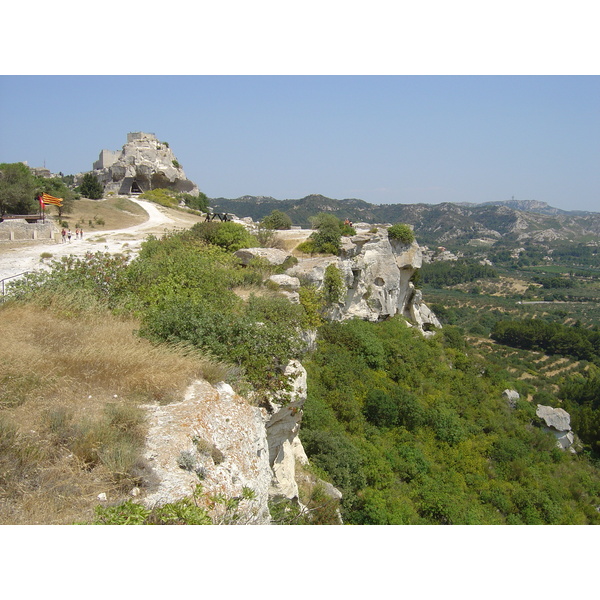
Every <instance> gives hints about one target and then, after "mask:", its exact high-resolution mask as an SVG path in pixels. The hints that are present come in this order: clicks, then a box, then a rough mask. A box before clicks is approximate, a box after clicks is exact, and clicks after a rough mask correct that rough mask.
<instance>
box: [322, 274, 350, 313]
mask: <svg viewBox="0 0 600 600" xmlns="http://www.w3.org/2000/svg"><path fill="white" fill-rule="evenodd" d="M345 291H346V288H345V286H344V282H343V280H342V274H341V273H340V270H339V269H338V268H337V267H336V266H335V265H333V264H331V265H328V266H327V268H326V269H325V275H324V277H323V297H324V300H325V303H326V304H328V305H331V304H337V303H338V302H341V301H342V300H343V299H344V292H345Z"/></svg>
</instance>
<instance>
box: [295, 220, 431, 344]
mask: <svg viewBox="0 0 600 600" xmlns="http://www.w3.org/2000/svg"><path fill="white" fill-rule="evenodd" d="M331 264H334V265H336V266H337V268H338V269H339V270H340V273H341V275H342V278H343V282H344V287H345V294H344V297H343V299H342V301H340V302H339V303H338V304H336V305H335V306H333V307H331V309H330V314H329V317H330V318H331V319H332V320H338V321H342V320H345V319H351V318H360V319H365V320H368V321H380V320H383V319H386V318H388V317H393V316H395V315H401V316H403V317H405V318H406V319H408V320H409V321H410V322H412V323H413V324H414V325H415V326H416V327H418V328H419V329H420V330H421V331H422V332H423V333H424V334H425V335H429V334H430V332H429V329H430V328H432V327H435V328H441V324H440V322H439V321H438V319H437V317H436V316H435V314H434V313H433V312H432V311H431V310H430V309H429V308H428V307H427V305H426V304H425V303H424V302H423V298H422V295H421V292H420V291H419V290H416V289H415V287H414V285H413V283H412V282H411V281H410V280H411V278H412V276H413V275H414V273H415V272H416V270H417V269H419V268H420V267H421V265H422V255H421V250H420V248H419V245H418V244H417V243H416V242H413V243H412V244H402V243H401V242H398V241H396V240H390V239H389V238H388V235H387V231H386V230H379V231H378V232H377V233H360V234H358V235H355V236H352V237H350V238H343V241H342V251H341V253H340V256H339V257H338V256H327V257H317V258H309V259H303V260H300V261H299V262H298V264H297V265H295V266H293V267H291V268H290V269H288V270H287V271H286V273H287V274H288V275H290V276H293V277H298V278H304V279H308V280H309V281H311V282H312V283H313V284H315V285H316V286H317V287H319V288H320V287H322V286H323V279H324V276H325V270H326V268H327V267H328V266H329V265H331Z"/></svg>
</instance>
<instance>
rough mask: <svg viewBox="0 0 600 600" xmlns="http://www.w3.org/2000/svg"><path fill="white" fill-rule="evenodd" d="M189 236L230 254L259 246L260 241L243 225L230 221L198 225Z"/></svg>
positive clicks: (191, 230)
mask: <svg viewBox="0 0 600 600" xmlns="http://www.w3.org/2000/svg"><path fill="white" fill-rule="evenodd" d="M189 235H190V236H191V237H193V238H196V239H200V240H203V241H204V242H207V243H209V244H213V245H215V246H219V247H221V248H223V249H225V250H227V251H228V252H235V251H236V250H240V249H241V248H252V247H256V246H258V240H257V239H256V238H255V237H254V236H253V235H252V234H250V233H249V232H248V230H247V229H246V228H245V227H244V226H243V225H240V224H239V223H231V222H230V221H226V222H217V221H208V222H204V223H196V224H195V225H194V226H193V227H192V228H191V229H190V231H189Z"/></svg>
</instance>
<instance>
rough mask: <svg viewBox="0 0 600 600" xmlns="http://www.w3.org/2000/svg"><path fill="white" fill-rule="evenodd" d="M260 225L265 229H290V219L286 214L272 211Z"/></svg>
mask: <svg viewBox="0 0 600 600" xmlns="http://www.w3.org/2000/svg"><path fill="white" fill-rule="evenodd" d="M262 224H263V226H264V227H266V228H267V229H291V227H292V219H291V218H290V216H289V215H287V214H286V213H284V212H281V211H280V210H274V211H273V212H272V213H271V214H270V215H267V216H266V217H265V218H264V219H263V220H262Z"/></svg>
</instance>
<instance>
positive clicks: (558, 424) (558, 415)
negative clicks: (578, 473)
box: [535, 404, 575, 452]
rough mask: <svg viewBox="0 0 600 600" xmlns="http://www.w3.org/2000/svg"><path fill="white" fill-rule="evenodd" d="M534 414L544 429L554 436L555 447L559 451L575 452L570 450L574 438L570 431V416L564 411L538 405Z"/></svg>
mask: <svg viewBox="0 0 600 600" xmlns="http://www.w3.org/2000/svg"><path fill="white" fill-rule="evenodd" d="M535 414H536V415H537V416H538V417H539V418H540V419H541V420H542V421H543V422H544V429H546V430H547V431H550V432H551V433H553V434H554V436H555V437H556V445H557V446H558V447H559V448H560V449H561V450H567V449H569V450H570V451H571V452H575V450H574V449H573V448H572V446H573V442H574V440H575V438H574V435H573V432H572V431H571V415H570V414H569V413H568V412H567V411H566V410H564V409H562V408H553V407H552V406H544V405H543V404H538V405H537V408H536V411H535Z"/></svg>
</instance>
